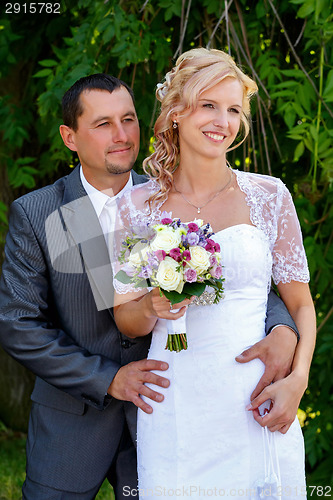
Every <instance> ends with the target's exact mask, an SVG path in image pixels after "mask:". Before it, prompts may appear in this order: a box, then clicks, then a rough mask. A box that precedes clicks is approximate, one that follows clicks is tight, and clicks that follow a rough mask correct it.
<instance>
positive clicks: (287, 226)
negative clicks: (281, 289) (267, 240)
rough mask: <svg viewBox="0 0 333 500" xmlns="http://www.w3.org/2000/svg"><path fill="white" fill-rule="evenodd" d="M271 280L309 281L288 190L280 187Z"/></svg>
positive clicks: (296, 221) (277, 281)
mask: <svg viewBox="0 0 333 500" xmlns="http://www.w3.org/2000/svg"><path fill="white" fill-rule="evenodd" d="M272 254H273V280H274V283H275V284H276V285H277V284H278V283H290V282H291V281H301V282H303V283H308V282H309V280H310V276H309V270H308V264H307V259H306V255H305V250H304V247H303V240H302V233H301V228H300V224H299V221H298V218H297V214H296V209H295V206H294V203H293V200H292V197H291V194H290V193H289V191H288V189H287V188H286V187H285V186H284V185H282V197H281V204H280V206H279V211H278V214H277V238H276V241H275V244H274V247H273V252H272Z"/></svg>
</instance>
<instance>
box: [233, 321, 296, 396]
mask: <svg viewBox="0 0 333 500" xmlns="http://www.w3.org/2000/svg"><path fill="white" fill-rule="evenodd" d="M296 346H297V337H296V335H295V333H294V332H293V331H292V330H291V329H290V328H288V327H287V326H278V327H277V328H275V329H274V330H273V331H272V332H271V333H270V334H269V335H267V336H266V337H265V338H264V339H263V340H261V341H260V342H257V343H256V344H254V345H253V346H252V347H250V348H249V349H246V351H243V352H242V353H241V354H240V355H239V356H237V357H236V358H235V359H236V361H238V362H239V363H248V362H249V361H252V359H255V358H259V359H260V360H261V361H262V362H263V363H264V364H265V372H264V374H263V376H262V377H261V379H260V380H259V382H258V384H257V386H256V388H255V389H254V391H253V392H252V394H251V398H250V399H251V401H252V400H253V399H254V398H256V397H257V396H258V395H259V394H260V393H261V392H262V391H263V390H264V389H265V387H267V386H269V385H270V384H271V383H272V382H276V381H277V380H281V379H283V378H285V377H287V376H288V375H289V373H290V371H291V365H292V362H293V358H294V354H295V349H296Z"/></svg>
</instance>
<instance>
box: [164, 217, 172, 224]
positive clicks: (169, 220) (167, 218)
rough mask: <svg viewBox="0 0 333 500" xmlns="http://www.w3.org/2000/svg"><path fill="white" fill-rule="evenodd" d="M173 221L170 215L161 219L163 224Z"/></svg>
mask: <svg viewBox="0 0 333 500" xmlns="http://www.w3.org/2000/svg"><path fill="white" fill-rule="evenodd" d="M171 223H172V219H169V217H165V218H164V219H162V220H161V224H165V225H167V224H171Z"/></svg>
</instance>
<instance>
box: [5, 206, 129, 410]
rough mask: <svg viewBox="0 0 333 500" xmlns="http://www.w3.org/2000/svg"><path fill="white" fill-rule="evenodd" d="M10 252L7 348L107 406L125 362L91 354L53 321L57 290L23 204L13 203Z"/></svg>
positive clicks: (54, 380) (51, 379)
mask: <svg viewBox="0 0 333 500" xmlns="http://www.w3.org/2000/svg"><path fill="white" fill-rule="evenodd" d="M5 253H6V259H5V262H4V264H3V269H2V276H1V278H0V342H1V344H2V346H3V348H4V349H5V350H6V351H7V352H8V353H9V354H10V355H11V356H12V357H14V358H15V359H16V360H17V361H19V362H20V363H21V364H23V365H24V366H26V367H27V368H28V369H29V370H31V371H32V372H33V373H34V374H36V375H37V376H39V377H40V378H42V379H44V380H45V381H46V382H48V383H50V384H52V385H54V386H55V387H57V388H58V389H60V390H63V391H65V392H67V393H69V394H70V395H72V396H73V397H75V398H76V399H79V400H80V401H83V402H85V403H87V404H90V405H91V406H94V407H96V408H98V409H103V408H104V407H105V401H106V400H105V395H106V393H107V391H108V389H109V386H110V384H111V382H112V380H113V379H114V377H115V375H116V374H117V373H118V370H119V369H120V364H119V363H117V362H115V361H113V360H111V359H109V358H107V357H105V356H102V355H97V354H91V353H90V352H89V351H88V350H87V349H84V348H83V347H81V346H80V345H78V344H76V343H75V342H74V340H73V339H72V338H71V337H70V336H69V335H68V334H67V333H66V332H65V331H64V330H63V329H61V328H58V327H56V326H55V325H54V322H52V314H51V311H52V305H51V302H50V297H51V296H52V290H51V289H50V284H49V277H48V269H47V265H46V262H45V256H44V253H43V250H42V248H41V245H40V244H39V242H38V240H37V238H36V236H35V233H34V230H33V228H32V226H31V223H30V220H29V217H28V216H27V214H26V212H25V210H24V208H23V207H22V206H21V204H20V203H18V202H14V204H13V205H12V207H11V216H10V228H9V233H8V235H7V239H6V249H5ZM51 300H52V299H51ZM68 307H69V308H70V304H68ZM53 312H54V311H53ZM110 321H111V317H110Z"/></svg>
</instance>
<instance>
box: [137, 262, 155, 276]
mask: <svg viewBox="0 0 333 500" xmlns="http://www.w3.org/2000/svg"><path fill="white" fill-rule="evenodd" d="M152 273H153V270H152V268H151V267H150V266H149V265H148V266H143V267H142V269H141V271H140V272H139V274H138V276H139V278H144V279H148V278H150V276H151V275H152Z"/></svg>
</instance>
